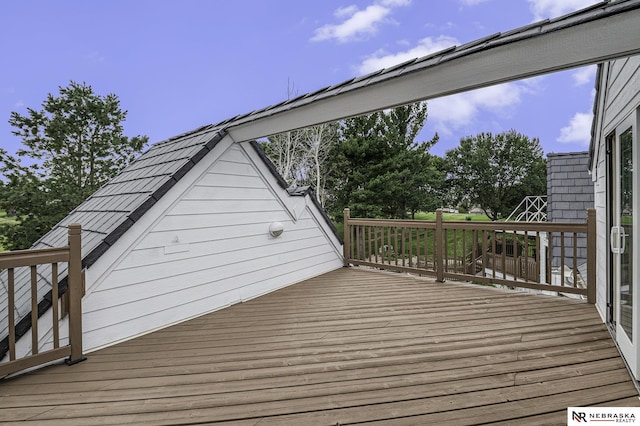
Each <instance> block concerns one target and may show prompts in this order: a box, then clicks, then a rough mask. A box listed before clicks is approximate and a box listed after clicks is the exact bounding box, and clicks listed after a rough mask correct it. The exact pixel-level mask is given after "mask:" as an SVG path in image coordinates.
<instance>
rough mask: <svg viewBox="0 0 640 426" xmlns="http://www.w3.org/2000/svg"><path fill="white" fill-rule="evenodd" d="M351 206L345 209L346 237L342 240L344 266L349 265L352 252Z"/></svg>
mask: <svg viewBox="0 0 640 426" xmlns="http://www.w3.org/2000/svg"><path fill="white" fill-rule="evenodd" d="M350 212H351V211H350V210H349V207H347V208H345V209H344V237H343V240H342V241H343V242H342V257H343V261H344V266H345V267H348V266H349V253H351V238H350V237H351V230H350V229H349V226H350V225H349V219H350V218H351V213H350Z"/></svg>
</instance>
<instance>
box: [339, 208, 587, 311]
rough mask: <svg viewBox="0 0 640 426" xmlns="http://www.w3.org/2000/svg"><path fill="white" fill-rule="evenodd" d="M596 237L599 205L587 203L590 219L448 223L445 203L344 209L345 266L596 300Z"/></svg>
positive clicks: (442, 280)
mask: <svg viewBox="0 0 640 426" xmlns="http://www.w3.org/2000/svg"><path fill="white" fill-rule="evenodd" d="M595 235H596V216H595V209H587V220H586V222H473V221H444V220H443V219H442V210H441V209H438V210H437V211H436V219H435V220H401V219H361V218H351V216H350V210H349V209H348V208H347V209H345V210H344V247H343V254H344V264H345V266H348V265H361V266H370V267H374V268H379V269H387V270H394V271H400V272H410V273H417V274H420V275H430V276H434V277H435V278H436V280H437V281H440V282H444V281H445V279H452V280H464V281H471V282H477V283H487V284H498V285H503V286H508V287H518V288H528V289H533V290H543V291H553V292H556V293H563V294H575V295H580V296H583V297H586V298H587V300H588V301H589V303H595V264H596V262H595V257H596V248H595V245H596V239H595ZM509 245H511V253H510V254H507V252H508V251H509V250H508V246H509ZM583 265H584V266H586V274H584V273H581V272H580V271H579V267H581V266H583ZM477 269H479V271H477ZM585 275H586V276H585Z"/></svg>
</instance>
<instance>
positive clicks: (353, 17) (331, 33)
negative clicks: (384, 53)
mask: <svg viewBox="0 0 640 426" xmlns="http://www.w3.org/2000/svg"><path fill="white" fill-rule="evenodd" d="M410 3H411V1H410V0H379V1H377V2H376V3H374V4H371V5H369V6H367V7H366V8H365V9H363V10H360V9H359V8H358V6H356V5H351V6H347V7H341V8H338V9H337V10H336V11H335V12H334V16H335V17H336V18H338V19H343V20H344V21H343V22H342V23H340V24H326V25H323V26H321V27H319V28H316V30H315V35H314V36H313V37H312V38H311V41H323V40H331V39H336V40H337V41H339V42H341V43H344V42H347V41H353V40H359V39H363V38H366V37H367V36H370V35H373V34H375V33H376V32H377V31H378V26H379V25H380V24H381V23H383V22H391V20H390V19H389V18H388V16H389V15H390V14H391V12H392V11H393V8H394V7H401V6H407V5H408V4H410Z"/></svg>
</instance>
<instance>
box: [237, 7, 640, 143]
mask: <svg viewBox="0 0 640 426" xmlns="http://www.w3.org/2000/svg"><path fill="white" fill-rule="evenodd" d="M548 25H549V26H550V27H552V25H553V23H552V24H548ZM558 27H559V28H547V29H546V32H545V31H544V30H543V32H542V33H541V34H539V35H534V36H532V37H528V38H523V39H520V40H517V39H516V40H514V41H513V42H511V43H508V44H501V45H499V46H497V47H490V48H487V49H479V50H478V51H476V52H475V53H470V54H467V55H462V56H459V57H457V58H453V59H450V60H447V58H448V57H447V55H444V57H443V61H442V62H441V63H439V64H437V65H433V66H428V67H423V68H422V69H420V68H419V67H418V66H416V65H414V66H413V67H414V68H417V69H416V70H415V71H411V68H412V65H408V66H407V67H405V68H404V69H399V70H398V71H397V73H398V74H399V75H398V76H397V77H393V78H388V79H386V80H384V81H381V82H375V80H376V76H374V77H372V78H371V80H370V82H371V84H362V85H359V86H360V87H358V88H353V85H346V86H345V87H344V88H343V89H342V90H341V91H339V92H338V93H337V94H331V95H329V96H328V95H327V94H326V93H321V94H319V95H316V96H315V97H314V98H312V99H305V100H304V101H302V102H300V105H297V104H296V103H292V105H291V107H290V108H288V107H285V108H280V109H278V108H274V110H273V111H272V112H271V111H265V112H258V113H257V114H255V115H254V116H250V117H247V118H241V119H239V120H237V121H234V122H232V123H230V126H229V128H228V131H229V134H230V135H231V136H232V137H233V139H234V140H236V141H239V142H241V141H246V140H251V139H256V138H260V137H264V136H268V135H272V134H276V133H281V132H285V131H288V130H293V129H298V128H303V127H307V126H311V125H314V124H319V123H324V122H329V121H335V120H339V119H342V118H346V117H352V116H356V115H360V114H364V113H368V112H372V111H379V110H382V109H386V108H390V107H394V106H398V105H404V104H407V103H410V102H415V101H418V100H428V99H433V98H438V97H442V96H446V95H451V94H454V93H460V92H466V91H470V90H474V89H478V88H481V87H487V86H492V85H495V84H499V83H504V82H508V81H514V80H520V79H524V78H528V77H533V76H537V75H542V74H548V73H551V72H555V71H560V70H565V69H569V68H574V67H579V66H584V65H589V64H595V63H600V62H603V61H607V60H611V59H615V58H619V57H625V56H632V55H635V54H640V8H635V9H632V10H629V11H626V12H624V13H619V14H616V15H612V16H606V17H603V18H601V19H597V20H594V21H588V22H584V23H576V24H573V25H572V26H567V27H564V28H562V27H560V26H558ZM409 71H411V72H409ZM378 78H379V77H378ZM363 83H364V82H363ZM287 108H288V109H287ZM269 114H271V115H269Z"/></svg>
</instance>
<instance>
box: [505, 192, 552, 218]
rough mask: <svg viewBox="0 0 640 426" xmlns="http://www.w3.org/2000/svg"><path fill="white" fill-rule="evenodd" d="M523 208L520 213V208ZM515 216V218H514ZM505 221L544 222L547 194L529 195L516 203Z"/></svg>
mask: <svg viewBox="0 0 640 426" xmlns="http://www.w3.org/2000/svg"><path fill="white" fill-rule="evenodd" d="M522 209H524V210H523V211H521V212H520V213H518V212H519V211H520V210H522ZM514 216H515V218H514ZM507 221H514V222H546V221H547V196H546V195H536V196H534V195H529V196H526V197H524V199H523V200H522V201H521V202H520V204H518V207H516V208H515V209H514V210H513V211H512V212H511V214H510V215H509V217H507Z"/></svg>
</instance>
